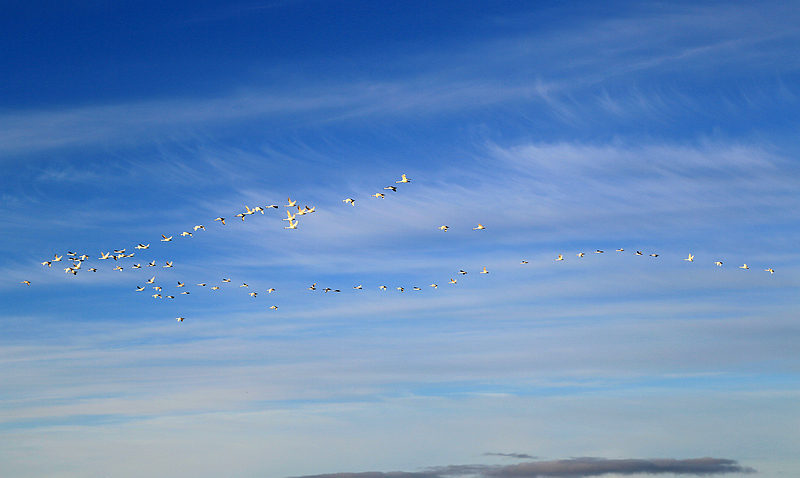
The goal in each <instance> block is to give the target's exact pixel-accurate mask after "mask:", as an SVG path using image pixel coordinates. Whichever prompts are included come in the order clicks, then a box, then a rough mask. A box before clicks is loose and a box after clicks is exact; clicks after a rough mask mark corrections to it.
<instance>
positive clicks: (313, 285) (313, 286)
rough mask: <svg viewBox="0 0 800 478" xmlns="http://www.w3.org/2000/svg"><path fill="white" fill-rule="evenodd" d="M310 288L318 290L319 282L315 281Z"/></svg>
mask: <svg viewBox="0 0 800 478" xmlns="http://www.w3.org/2000/svg"><path fill="white" fill-rule="evenodd" d="M308 290H317V283H316V282H314V283H313V284H311V287H309V288H308Z"/></svg>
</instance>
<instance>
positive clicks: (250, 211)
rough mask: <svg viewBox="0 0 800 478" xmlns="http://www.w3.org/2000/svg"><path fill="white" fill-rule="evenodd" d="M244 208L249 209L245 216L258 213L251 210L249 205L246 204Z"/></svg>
mask: <svg viewBox="0 0 800 478" xmlns="http://www.w3.org/2000/svg"><path fill="white" fill-rule="evenodd" d="M256 207H257V206H256ZM244 208H245V209H247V212H246V213H245V214H247V215H248V216H249V215H250V214H255V213H256V210H255V209H250V207H249V206H248V205H247V204H245V206H244Z"/></svg>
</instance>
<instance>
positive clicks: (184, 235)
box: [181, 231, 194, 237]
mask: <svg viewBox="0 0 800 478" xmlns="http://www.w3.org/2000/svg"><path fill="white" fill-rule="evenodd" d="M186 236H189V237H194V236H192V233H191V232H189V231H183V232H182V233H181V237H186Z"/></svg>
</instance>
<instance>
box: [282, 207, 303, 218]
mask: <svg viewBox="0 0 800 478" xmlns="http://www.w3.org/2000/svg"><path fill="white" fill-rule="evenodd" d="M286 212H289V211H286ZM295 214H297V215H298V216H305V214H306V210H305V209H303V208H301V207H300V206H297V212H296V213H295Z"/></svg>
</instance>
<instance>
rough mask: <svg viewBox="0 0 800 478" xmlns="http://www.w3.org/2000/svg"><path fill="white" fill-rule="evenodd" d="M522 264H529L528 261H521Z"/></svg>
mask: <svg viewBox="0 0 800 478" xmlns="http://www.w3.org/2000/svg"><path fill="white" fill-rule="evenodd" d="M519 263H520V264H528V263H529V262H528V261H519Z"/></svg>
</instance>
